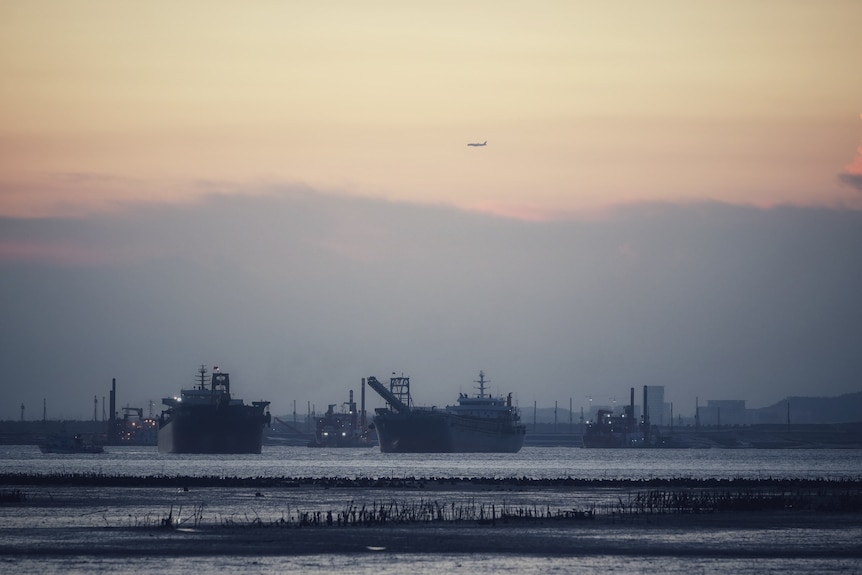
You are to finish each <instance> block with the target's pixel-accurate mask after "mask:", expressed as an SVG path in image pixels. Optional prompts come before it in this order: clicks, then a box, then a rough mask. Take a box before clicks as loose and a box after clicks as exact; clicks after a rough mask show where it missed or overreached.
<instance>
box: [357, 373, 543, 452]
mask: <svg viewBox="0 0 862 575" xmlns="http://www.w3.org/2000/svg"><path fill="white" fill-rule="evenodd" d="M475 383H476V384H477V387H476V389H477V390H478V393H477V394H476V395H475V396H469V395H467V394H461V395H460V396H459V397H458V404H457V405H450V406H446V407H445V408H443V409H439V408H437V407H417V406H415V405H413V400H412V397H411V395H410V378H409V377H404V376H403V375H402V376H400V377H397V376H394V375H393V377H392V378H390V380H389V387H388V388H387V387H386V386H384V385H383V384H382V383H380V382H379V381H378V380H377V378H376V377H373V376H372V377H369V378H368V385H369V386H370V387H371V389H373V390H374V391H376V392H377V393H378V394H379V395H380V396H381V397H382V398H383V399H384V400H386V403H387V404H388V407H384V408H378V409H376V410H375V416H374V421H373V423H372V425H373V427H374V429H375V430H376V432H377V439H378V441H379V443H380V451H382V452H384V453H471V452H472V453H479V452H484V453H517V452H518V451H520V450H521V447H522V446H523V445H524V437H525V435H526V426H525V425H524V424H523V423H521V418H520V413H519V411H518V408H517V407H515V406H514V405H513V404H512V394H511V393H510V394H509V395H508V396H507V397H505V398H503V397H494V396H492V395H491V394H489V393H486V391H485V384H486V383H487V381H486V380H485V374H484V372H481V371H480V372H479V379H478V380H476V381H475Z"/></svg>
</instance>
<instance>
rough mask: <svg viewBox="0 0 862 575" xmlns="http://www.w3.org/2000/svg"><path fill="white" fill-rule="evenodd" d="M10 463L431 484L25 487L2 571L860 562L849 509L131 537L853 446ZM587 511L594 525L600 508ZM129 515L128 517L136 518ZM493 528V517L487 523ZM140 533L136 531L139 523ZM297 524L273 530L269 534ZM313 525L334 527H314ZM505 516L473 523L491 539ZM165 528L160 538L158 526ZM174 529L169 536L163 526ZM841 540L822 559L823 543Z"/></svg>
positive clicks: (278, 453)
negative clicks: (470, 533) (257, 542)
mask: <svg viewBox="0 0 862 575" xmlns="http://www.w3.org/2000/svg"><path fill="white" fill-rule="evenodd" d="M0 460H2V467H3V472H5V473H25V474H32V473H40V474H55V473H69V474H102V475H108V476H167V477H175V476H219V477H313V478H381V477H385V478H425V479H429V480H430V481H428V484H429V485H430V484H432V483H434V484H435V485H436V486H434V487H433V488H432V487H430V486H429V487H428V488H427V489H426V488H424V487H417V488H415V489H410V490H396V491H394V492H393V491H389V490H375V489H371V488H368V489H364V488H363V489H360V488H351V489H337V488H333V489H307V488H301V489H290V488H281V489H269V490H264V491H262V492H261V491H259V490H257V489H252V488H249V489H246V488H226V487H213V488H203V489H197V488H192V489H190V490H189V491H184V490H182V489H177V488H159V487H144V488H123V489H120V488H110V489H105V488H94V487H56V486H52V487H45V486H36V487H23V488H22V489H23V490H24V491H25V492H26V493H27V494H28V504H27V505H26V506H20V505H18V506H16V505H0V536H2V537H0V541H2V544H0V545H2V547H3V549H4V551H3V552H2V553H0V573H2V572H11V571H14V572H16V573H37V572H39V573H53V572H63V573H85V572H86V573H108V572H111V573H132V572H141V571H143V572H153V571H157V570H158V571H165V570H166V571H170V572H173V573H192V572H194V573H200V572H206V573H217V574H221V573H234V572H237V571H242V572H249V573H299V572H302V573H323V572H331V571H333V570H340V571H345V572H351V573H374V574H375V575H380V574H390V573H393V574H394V573H404V572H411V573H435V574H438V573H441V572H447V573H449V572H456V571H460V572H464V573H477V574H485V573H518V574H530V573H571V572H573V571H575V570H578V571H583V570H585V569H586V570H601V571H610V572H613V573H644V572H648V571H652V572H664V573H719V574H725V573H726V574H730V573H742V574H748V573H750V574H754V573H757V574H758V575H760V574H763V573H782V574H784V575H786V574H795V573H799V574H801V573H812V572H817V573H847V574H850V573H858V572H859V571H860V569H859V559H860V558H862V544H860V543H859V542H860V541H862V521H860V517H859V516H858V515H848V516H847V517H845V518H844V519H843V521H844V522H845V524H842V525H840V526H838V525H836V526H830V525H813V526H810V525H807V526H802V528H800V526H799V525H788V526H781V525H766V526H764V525H752V526H750V527H747V526H739V525H733V526H730V527H724V526H712V527H708V528H698V529H696V530H690V529H680V528H679V527H678V526H677V527H675V526H673V525H671V524H667V525H664V524H662V523H661V522H657V523H652V524H643V525H628V524H626V525H607V524H604V525H603V526H601V527H600V528H596V526H595V525H585V526H581V525H577V526H574V527H572V528H567V529H560V528H556V527H536V528H533V527H529V528H525V529H524V530H523V531H521V532H519V533H522V534H523V536H524V537H525V538H527V537H534V538H537V539H536V540H540V541H546V540H550V539H553V538H562V539H565V541H566V542H567V544H570V550H569V551H567V552H566V553H562V554H557V555H555V556H540V555H536V554H533V553H527V552H520V551H516V550H512V549H508V550H505V551H506V552H504V553H494V552H480V553H456V552H435V553H409V554H405V553H401V552H397V551H396V550H393V549H392V548H391V546H389V547H387V546H386V545H381V547H384V549H380V550H370V549H367V548H363V551H364V552H359V553H321V552H317V551H313V550H312V551H310V552H307V553H301V554H296V553H293V552H291V553H286V554H284V555H279V554H278V553H266V554H262V555H260V554H254V553H233V552H232V553H222V554H219V553H215V554H206V555H192V556H183V555H182V554H180V555H178V556H160V555H151V554H150V553H149V552H146V551H144V550H141V549H146V545H147V544H149V545H150V546H152V545H159V544H161V545H164V544H168V543H172V542H174V543H175V538H177V537H183V533H182V532H179V531H173V530H167V531H165V530H143V531H141V530H136V528H138V527H141V526H144V525H154V524H157V523H158V522H159V521H160V520H161V519H162V518H163V517H164V516H165V515H166V514H167V513H168V512H171V511H173V512H175V513H177V512H178V514H179V515H182V516H183V517H185V518H186V520H187V521H188V523H187V524H186V525H185V527H189V528H190V529H193V527H194V525H193V521H194V518H196V517H200V518H202V519H203V521H204V522H209V523H211V524H215V525H219V524H221V525H224V524H235V525H248V524H249V523H250V522H251V521H254V520H256V519H257V520H260V521H263V522H265V523H267V522H271V521H277V520H278V519H279V517H285V516H291V515H292V514H295V513H298V512H299V511H315V510H318V511H320V510H326V509H336V510H337V509H342V508H344V506H345V505H346V504H348V502H349V501H354V502H357V504H361V503H363V502H364V503H372V502H380V501H383V500H386V499H387V498H388V499H394V500H396V501H397V502H398V503H400V504H409V503H410V502H416V501H429V500H437V499H441V500H444V501H445V502H446V503H447V504H455V505H481V504H483V503H487V504H491V503H495V504H497V505H500V504H501V503H502V502H505V504H506V505H511V506H520V505H535V506H537V507H542V506H552V507H556V508H562V509H566V508H569V509H571V508H575V509H583V508H586V507H590V506H595V505H600V504H602V502H606V501H612V500H615V499H616V498H619V497H626V496H628V495H629V493H627V491H630V490H626V489H590V490H572V489H560V488H554V489H527V490H523V489H509V490H506V491H503V492H501V491H499V490H494V489H491V488H481V489H476V490H475V491H472V492H466V493H465V492H464V491H458V492H454V491H453V492H447V491H446V490H445V488H441V487H440V486H439V485H437V484H436V483H441V482H435V481H434V478H445V477H461V478H470V477H493V478H523V477H526V478H533V479H554V478H566V477H573V478H582V479H655V478H667V479H670V478H691V479H735V478H744V479H765V478H800V479H856V480H859V479H862V450H719V449H706V450H636V451H623V450H587V449H573V448H550V447H525V448H524V449H523V450H522V451H521V452H520V453H518V454H514V455H511V454H487V455H486V454H470V455H457V454H422V455H399V454H384V453H380V452H379V450H377V449H340V450H339V449H332V450H328V449H309V448H306V447H281V446H264V449H263V453H262V454H260V455H237V456H211V455H194V456H189V455H170V454H160V453H158V451H157V450H156V448H155V447H107V448H106V451H105V453H104V454H101V455H45V454H42V453H41V452H39V450H38V448H36V447H34V446H0ZM596 523H599V522H598V521H596ZM129 527H131V528H133V529H132V530H131V531H130V530H129V529H128V528H129ZM488 529H491V528H488ZM130 532H131V533H133V534H134V537H136V539H135V540H134V541H132V542H131V543H129V544H128V546H127V547H128V552H127V553H124V554H123V555H122V556H116V555H110V554H87V553H82V552H76V553H65V554H63V553H60V554H57V555H42V554H39V553H35V554H28V553H16V552H15V550H16V549H22V550H23V549H30V550H32V549H34V548H36V549H37V550H38V549H39V548H40V546H44V547H45V548H46V549H50V548H51V546H52V542H53V543H56V542H57V541H59V540H63V541H64V542H65V543H68V544H70V545H78V544H86V538H87V537H92V535H93V533H96V534H97V535H98V537H99V539H100V540H101V541H104V542H106V544H108V543H111V539H112V538H115V539H116V541H114V543H119V544H120V545H124V544H125V542H124V540H123V539H122V538H124V537H129V536H130V535H129V533H130ZM142 532H143V533H145V534H146V535H144V536H143V537H144V539H148V538H149V539H152V540H151V541H150V542H149V543H147V542H146V541H144V547H142V548H139V546H140V545H141V541H140V539H141V535H140V534H141V533H142ZM285 533H286V534H287V535H291V534H292V533H296V532H295V531H291V530H282V533H281V534H272V533H269V532H267V534H266V536H267V537H269V536H274V537H280V536H282V535H284V534H285ZM323 533H324V536H329V535H328V534H327V532H326V531H325V530H324V532H323ZM501 533H503V531H501V530H499V529H498V530H497V531H494V530H489V531H483V532H482V536H483V537H484V536H487V537H489V538H494V537H497V536H498V535H500V534H501ZM158 538H163V539H158ZM169 538H174V539H171V540H169ZM832 552H834V553H837V554H838V556H837V557H831V556H830V553H832Z"/></svg>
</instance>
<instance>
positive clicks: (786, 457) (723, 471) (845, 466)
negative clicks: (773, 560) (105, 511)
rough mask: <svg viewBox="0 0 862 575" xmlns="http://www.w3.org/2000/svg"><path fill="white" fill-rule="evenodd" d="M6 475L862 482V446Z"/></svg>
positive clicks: (29, 453) (187, 460)
mask: <svg viewBox="0 0 862 575" xmlns="http://www.w3.org/2000/svg"><path fill="white" fill-rule="evenodd" d="M0 460H2V462H3V471H4V472H6V473H9V472H13V473H18V472H20V473H43V474H49V473H98V474H104V475H123V476H150V475H166V476H178V475H183V476H185V475H188V476H217V477H344V478H360V477H372V478H376V477H395V478H405V477H417V478H436V477H494V478H508V477H516V478H520V477H527V478H533V479H547V478H565V477H574V478H582V479H654V478H671V479H672V478H693V479H709V478H726V479H735V478H745V479H763V478H803V479H818V478H823V479H845V478H850V479H860V478H862V450H858V449H821V450H818V449H799V450H793V449H775V450H769V449H655V450H649V449H644V450H621V449H581V448H571V447H524V448H523V449H522V450H521V451H520V452H519V453H516V454H437V453H426V454H395V453H381V452H380V451H379V450H378V449H377V448H355V449H310V448H307V447H282V446H264V447H263V453H261V454H260V455H172V454H163V453H159V452H158V450H157V449H156V448H155V447H110V446H109V447H106V448H105V453H103V454H100V455H58V454H42V453H41V452H40V451H39V449H38V448H37V447H36V446H30V445H9V446H0Z"/></svg>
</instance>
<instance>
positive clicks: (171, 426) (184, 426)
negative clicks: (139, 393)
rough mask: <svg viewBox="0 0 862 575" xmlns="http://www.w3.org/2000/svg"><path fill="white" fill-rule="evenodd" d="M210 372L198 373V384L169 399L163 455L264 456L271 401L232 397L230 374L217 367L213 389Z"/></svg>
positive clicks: (162, 438) (163, 420)
mask: <svg viewBox="0 0 862 575" xmlns="http://www.w3.org/2000/svg"><path fill="white" fill-rule="evenodd" d="M206 375H207V370H206V368H205V367H204V366H201V367H200V369H199V370H198V385H197V386H196V387H195V388H194V389H183V390H181V393H180V397H166V398H164V399H162V403H164V404H165V405H166V406H168V408H167V409H165V410H164V411H163V412H162V414H161V416H160V417H159V451H160V452H162V453H260V451H261V445H262V443H263V428H264V427H265V426H268V425H269V423H270V414H269V412H268V411H266V412H264V410H266V408H267V406H269V402H268V401H253V402H252V403H251V405H245V404H244V403H243V401H242V400H241V399H233V398H232V397H231V394H230V375H229V374H227V373H224V372H222V371H220V370H219V368H218V367H214V368H213V373H212V379H211V384H210V387H209V388H207V386H206Z"/></svg>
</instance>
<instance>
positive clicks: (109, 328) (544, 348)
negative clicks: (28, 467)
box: [0, 189, 862, 419]
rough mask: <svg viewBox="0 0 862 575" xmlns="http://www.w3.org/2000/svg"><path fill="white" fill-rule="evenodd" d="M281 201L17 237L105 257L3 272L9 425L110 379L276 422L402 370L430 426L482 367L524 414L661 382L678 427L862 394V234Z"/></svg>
mask: <svg viewBox="0 0 862 575" xmlns="http://www.w3.org/2000/svg"><path fill="white" fill-rule="evenodd" d="M269 192H270V193H269V194H259V195H245V196H231V195H225V194H221V195H215V196H209V197H207V198H206V199H205V200H204V201H201V202H197V203H194V204H185V205H167V204H164V205H149V206H140V207H137V208H135V209H131V210H128V211H124V212H114V213H103V214H100V215H95V216H89V217H81V218H77V219H29V220H19V219H11V218H6V219H0V244H2V245H17V246H76V247H75V248H74V249H73V248H69V249H70V250H72V253H75V252H74V250H75V249H83V248H86V249H87V250H93V252H94V253H109V254H110V255H111V257H110V258H106V259H101V260H100V259H96V260H87V259H84V261H78V260H76V259H75V258H72V257H64V258H59V259H57V258H53V257H47V256H46V255H45V254H44V253H41V252H40V251H39V250H38V249H34V250H32V251H30V252H27V251H26V250H25V251H23V252H18V253H15V257H11V256H9V254H8V253H7V254H6V255H7V257H0V277H2V278H3V281H2V282H0V298H2V301H4V302H11V304H10V305H6V306H3V310H2V312H0V361H2V363H3V365H4V373H5V380H4V381H6V382H7V388H6V391H5V393H6V395H7V396H8V397H9V398H10V401H9V402H6V403H5V404H4V405H5V408H3V409H6V411H2V412H0V418H4V419H14V418H16V417H17V415H18V411H17V407H18V406H20V405H21V403H25V404H26V405H27V406H28V408H29V411H28V413H31V412H32V413H35V412H36V411H38V410H34V409H33V406H41V402H42V399H43V398H47V399H48V406H49V417H56V416H57V412H58V410H59V409H61V408H60V407H59V406H61V405H62V406H64V407H62V409H63V410H65V415H66V416H77V417H87V414H88V413H89V414H91V413H92V398H93V395H103V394H104V393H106V389H107V388H108V387H109V385H110V381H111V378H113V377H116V378H117V379H118V385H119V387H120V398H119V399H118V401H120V403H121V404H123V405H126V404H130V405H143V406H146V405H147V404H148V402H149V401H151V400H152V401H155V402H156V406H157V407H158V401H159V398H161V397H165V396H167V395H170V394H172V393H176V391H177V389H178V388H179V387H180V386H182V385H188V384H189V383H190V382H191V380H192V379H193V377H194V370H195V369H196V368H197V366H198V365H200V364H201V363H212V364H219V365H222V366H223V367H225V369H228V370H230V371H231V372H232V373H233V374H235V378H236V388H237V393H238V394H239V395H240V396H241V397H244V398H246V399H247V400H252V399H266V400H269V401H272V402H273V410H274V412H275V413H277V414H281V413H287V412H289V411H290V410H292V402H293V401H294V400H295V401H297V403H298V404H299V405H301V406H305V405H306V404H307V402H311V403H313V404H315V405H316V406H317V407H318V408H323V406H325V405H326V404H327V403H332V402H335V401H340V400H341V399H342V398H343V397H345V395H346V390H348V389H355V390H356V389H358V382H359V379H360V378H361V377H366V376H368V375H377V376H385V374H386V373H389V372H391V371H399V372H401V371H403V372H405V373H407V374H408V375H411V376H412V377H413V383H414V390H413V391H414V395H415V399H416V401H417V402H419V403H423V404H434V405H444V404H446V403H451V402H452V401H453V399H454V397H455V395H456V394H457V393H458V392H459V391H471V389H472V387H471V386H472V384H471V382H472V380H473V379H475V375H476V373H478V370H479V369H484V370H485V372H486V373H487V374H488V375H489V377H490V378H491V381H492V382H494V385H495V386H498V387H496V388H495V389H494V391H495V392H508V391H513V392H515V394H516V397H517V398H518V400H519V401H520V402H521V404H522V405H526V404H528V403H532V402H533V401H534V400H535V401H537V402H538V403H539V404H540V405H550V404H552V403H553V402H554V401H555V400H559V401H561V402H563V403H565V400H566V399H567V398H574V401H575V407H576V409H577V407H578V405H579V404H578V402H579V399H581V398H584V397H586V396H588V395H592V396H593V397H596V398H598V397H603V396H606V397H611V396H615V395H616V396H618V395H620V394H624V393H626V392H627V390H628V388H629V387H632V386H639V385H643V384H656V385H665V386H666V397H667V398H668V400H669V401H674V402H675V405H676V406H677V407H676V408H675V410H676V412H677V413H681V414H685V413H687V411H691V409H693V405H694V397H695V396H697V397H700V398H701V401H704V400H705V399H734V398H739V399H747V400H748V401H749V406H752V407H756V406H760V405H766V404H770V403H773V402H775V401H777V400H779V399H781V398H783V397H785V396H788V395H838V394H840V393H845V392H849V391H858V377H857V374H858V373H859V372H860V371H862V358H860V357H859V354H858V349H860V347H862V307H860V306H859V303H858V294H859V293H862V264H860V262H859V258H858V246H859V245H862V213H859V212H854V211H842V210H825V209H813V208H777V209H771V210H760V209H755V208H744V207H735V206H728V205H723V204H709V203H704V204H687V205H673V204H644V205H638V206H628V207H626V208H620V209H617V210H614V211H608V212H606V213H605V214H603V217H602V218H597V219H590V220H580V221H568V222H567V221H551V222H548V221H546V222H526V221H523V220H516V219H505V218H500V217H494V216H489V215H483V214H480V213H476V212H465V211H459V210H456V209H452V208H443V207H432V208H429V207H422V206H417V205H407V204H398V203H391V202H385V201H377V200H368V199H358V198H349V197H339V196H334V195H322V194H317V193H314V192H310V191H308V190H292V189H281V190H278V189H271V190H269ZM87 253H89V252H87ZM635 256H636V257H635ZM70 366H71V367H70ZM141 366H144V367H141ZM369 401H371V402H373V401H376V398H375V397H370V398H369ZM76 406H77V407H76ZM686 406H688V407H690V408H691V409H687V408H686Z"/></svg>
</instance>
